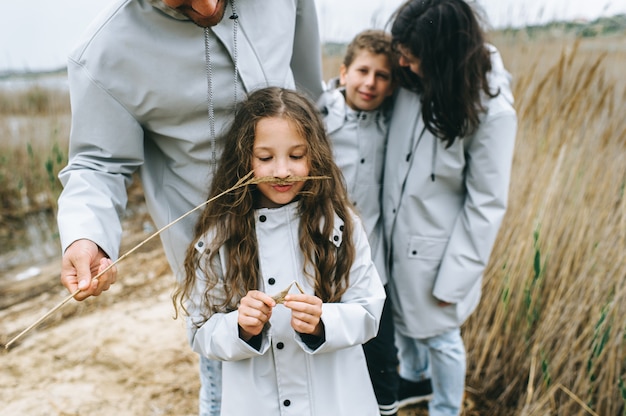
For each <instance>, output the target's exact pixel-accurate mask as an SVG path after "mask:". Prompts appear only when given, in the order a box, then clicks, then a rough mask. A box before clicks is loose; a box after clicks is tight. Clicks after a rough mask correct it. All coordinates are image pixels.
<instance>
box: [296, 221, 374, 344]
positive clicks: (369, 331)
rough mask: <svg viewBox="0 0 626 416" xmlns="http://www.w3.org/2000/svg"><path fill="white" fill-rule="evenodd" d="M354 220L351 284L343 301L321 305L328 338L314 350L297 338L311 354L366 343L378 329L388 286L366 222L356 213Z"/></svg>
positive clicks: (325, 332) (325, 333)
mask: <svg viewBox="0 0 626 416" xmlns="http://www.w3.org/2000/svg"><path fill="white" fill-rule="evenodd" d="M353 221H354V237H353V240H354V246H355V250H356V256H355V261H354V263H353V264H352V268H351V269H350V287H349V288H348V290H346V292H345V293H344V295H343V297H342V299H341V302H339V303H324V304H323V305H322V322H323V323H324V337H325V341H324V342H323V343H322V344H321V345H320V346H319V348H317V349H315V350H314V351H313V350H311V349H310V348H309V346H307V344H306V343H304V341H302V339H301V338H300V337H299V336H298V335H296V342H298V343H299V344H300V346H301V347H302V349H303V350H305V351H307V352H309V353H312V354H320V353H326V352H331V351H336V350H340V349H343V348H347V347H351V346H354V345H358V344H364V343H365V342H367V341H369V340H370V339H371V338H373V337H375V336H376V334H377V332H378V325H379V323H380V315H381V313H382V310H383V303H384V302H385V289H384V288H383V285H382V283H381V281H380V278H379V277H378V272H377V271H376V267H375V266H374V262H373V261H372V258H371V254H370V247H369V243H368V241H367V234H366V233H365V229H364V228H363V224H362V223H361V221H360V220H359V219H358V218H356V217H354V218H353Z"/></svg>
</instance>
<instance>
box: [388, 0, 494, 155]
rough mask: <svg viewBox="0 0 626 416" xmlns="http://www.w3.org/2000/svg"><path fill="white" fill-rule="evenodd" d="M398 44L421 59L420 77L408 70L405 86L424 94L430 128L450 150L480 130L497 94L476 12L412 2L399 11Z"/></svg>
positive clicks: (441, 2) (450, 2)
mask: <svg viewBox="0 0 626 416" xmlns="http://www.w3.org/2000/svg"><path fill="white" fill-rule="evenodd" d="M391 35H392V44H393V46H394V48H395V49H396V50H397V49H398V47H399V46H401V47H402V49H404V50H407V51H409V52H410V53H411V54H412V55H413V56H414V57H416V58H418V59H419V60H420V74H419V76H418V75H416V74H413V73H412V72H411V71H410V70H409V69H408V68H403V71H402V74H401V76H400V80H399V82H400V84H401V85H402V86H403V87H405V88H407V89H410V90H412V91H415V92H417V93H418V94H420V99H421V103H422V118H423V120H424V124H425V125H426V128H428V130H429V131H430V132H431V133H433V134H434V135H435V136H437V137H439V138H441V139H442V140H444V141H446V145H447V146H450V145H452V143H454V140H455V139H456V138H457V137H459V138H462V137H466V136H468V135H470V134H472V133H473V132H474V131H476V129H477V128H478V124H479V116H480V113H481V112H484V111H485V108H484V107H483V105H482V103H481V91H482V92H484V93H485V94H486V95H487V96H489V97H495V96H497V95H498V93H499V91H495V92H493V93H492V92H491V90H490V89H489V83H488V82H487V73H488V72H489V71H491V59H490V53H489V50H488V49H487V46H486V45H485V35H484V33H483V30H482V28H481V26H480V23H479V20H478V17H477V15H476V13H475V11H474V10H473V9H472V8H471V7H470V5H469V4H467V3H466V2H465V1H463V0H409V1H407V2H406V3H404V4H403V5H402V6H400V7H399V8H398V10H397V11H396V13H395V15H394V20H393V24H392V28H391Z"/></svg>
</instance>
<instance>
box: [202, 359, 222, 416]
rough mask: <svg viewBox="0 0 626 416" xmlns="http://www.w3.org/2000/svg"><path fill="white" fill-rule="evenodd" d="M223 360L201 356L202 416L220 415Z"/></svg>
mask: <svg viewBox="0 0 626 416" xmlns="http://www.w3.org/2000/svg"><path fill="white" fill-rule="evenodd" d="M221 407H222V362H221V361H216V360H209V359H208V358H206V357H203V356H200V398H199V408H200V416H220V412H221Z"/></svg>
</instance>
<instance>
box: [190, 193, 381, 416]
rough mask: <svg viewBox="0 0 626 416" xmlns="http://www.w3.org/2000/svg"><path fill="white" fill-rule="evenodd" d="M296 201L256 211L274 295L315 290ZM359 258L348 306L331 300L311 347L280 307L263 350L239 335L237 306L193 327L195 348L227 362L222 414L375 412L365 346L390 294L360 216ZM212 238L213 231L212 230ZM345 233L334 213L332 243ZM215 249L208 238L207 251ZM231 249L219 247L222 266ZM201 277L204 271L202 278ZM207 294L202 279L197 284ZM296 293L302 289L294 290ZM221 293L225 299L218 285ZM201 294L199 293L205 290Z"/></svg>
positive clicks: (194, 309) (194, 313) (346, 415)
mask: <svg viewBox="0 0 626 416" xmlns="http://www.w3.org/2000/svg"><path fill="white" fill-rule="evenodd" d="M297 209H298V205H297V203H292V204H289V205H286V206H284V207H281V208H276V209H259V210H257V211H256V214H255V216H256V233H257V240H258V244H259V257H260V270H261V280H262V283H261V284H260V287H259V290H262V291H264V292H266V293H268V294H269V295H275V294H277V293H279V292H280V291H282V290H283V289H284V288H285V287H287V286H288V285H289V284H290V283H291V282H292V281H293V280H297V281H298V282H299V283H300V285H301V286H302V287H303V289H304V290H305V292H306V293H309V294H312V293H313V288H312V285H311V282H310V281H309V280H307V278H305V276H304V274H303V260H304V258H303V255H302V253H301V251H300V248H299V244H298V227H299V221H300V220H299V215H298V212H297ZM354 229H355V232H354V236H353V240H354V244H355V248H356V253H357V256H356V259H355V262H354V264H353V265H352V269H351V273H350V287H349V288H348V290H347V291H346V292H345V294H344V295H343V298H342V300H341V303H324V304H323V306H322V321H323V322H324V328H325V334H324V335H325V339H324V341H323V342H322V343H321V345H319V346H316V347H315V346H314V347H311V346H308V345H307V344H306V343H305V342H303V340H302V338H301V336H300V335H299V334H298V333H296V332H295V331H294V330H293V328H292V327H291V325H290V318H291V311H290V310H289V309H287V308H285V307H284V306H283V305H277V306H276V307H275V308H274V310H273V312H272V317H271V319H270V324H269V325H267V326H266V328H265V329H264V330H263V332H262V342H261V346H260V349H259V350H257V349H255V348H253V347H252V346H250V345H249V344H248V343H247V342H245V341H243V340H242V339H240V338H239V332H238V324H237V311H236V310H235V311H232V312H227V313H216V314H213V315H212V316H211V317H210V318H209V320H208V321H207V322H205V323H204V324H203V325H202V326H201V327H200V328H196V327H195V326H194V325H192V324H191V325H190V326H189V328H190V341H191V344H192V346H193V349H194V350H195V351H196V352H198V353H200V354H202V355H205V356H207V357H209V358H212V359H218V360H223V361H224V363H223V366H222V371H223V397H222V414H224V415H228V416H239V415H241V416H248V415H272V416H274V415H294V416H306V415H316V416H328V415H333V416H342V415H343V416H353V415H359V416H376V415H378V414H379V413H378V405H377V403H376V398H375V396H374V392H373V389H372V386H371V382H370V379H369V375H368V371H367V366H366V362H365V357H364V354H363V348H362V345H361V344H363V343H365V342H366V341H368V340H369V339H370V338H372V337H374V336H375V335H376V332H377V330H378V322H379V319H380V314H381V311H382V307H383V302H384V299H385V292H384V289H383V286H382V284H381V283H380V279H379V277H378V274H377V272H376V268H375V266H374V264H373V262H372V261H371V257H370V251H369V250H370V249H369V245H368V242H367V235H366V234H365V231H364V229H363V227H362V224H361V223H360V221H359V220H358V219H356V217H355V228H354ZM207 238H209V237H208V234H207ZM343 238H349V236H345V235H344V234H343V232H342V222H341V220H340V219H339V218H338V217H336V216H335V222H334V235H333V244H335V245H340V244H341V243H342V239H343ZM207 246H210V242H209V241H205V239H201V240H200V241H199V242H198V244H197V245H196V249H197V250H198V251H200V252H201V253H203V252H204V249H205V248H206V247H207ZM225 254H226V253H225V249H224V248H223V247H222V248H221V249H220V261H221V268H222V270H224V269H225V267H226V265H225V262H224V259H225ZM198 278H199V279H198V280H199V281H202V275H199V276H198ZM196 290H197V291H202V284H199V285H198V286H197V287H196ZM293 291H296V289H295V287H294V288H293V289H292V292H293ZM214 292H215V296H218V297H219V296H221V295H220V290H219V289H217V288H216V289H214ZM198 293H200V292H198ZM188 310H189V312H190V315H191V317H190V321H195V322H198V321H201V320H202V318H201V316H200V314H199V309H198V305H195V304H190V305H189V308H188Z"/></svg>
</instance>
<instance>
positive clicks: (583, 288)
mask: <svg viewBox="0 0 626 416" xmlns="http://www.w3.org/2000/svg"><path fill="white" fill-rule="evenodd" d="M492 41H493V43H494V44H495V45H496V46H497V47H498V48H499V49H500V51H501V53H502V55H503V59H504V62H505V65H506V66H507V68H508V69H509V70H510V72H511V73H512V75H513V77H514V95H515V98H516V108H517V111H518V118H519V130H518V135H517V142H516V152H515V159H514V166H513V175H512V183H511V187H510V194H509V195H510V196H509V210H508V212H507V215H506V217H505V220H504V223H503V226H502V229H501V232H500V234H499V237H498V241H497V243H496V246H495V249H494V252H493V255H492V261H491V263H490V265H489V267H488V270H487V273H486V276H485V280H484V288H483V289H484V290H483V298H482V301H481V303H480V305H479V307H478V309H477V311H476V312H475V313H474V315H473V316H472V317H471V318H470V320H469V321H468V322H467V323H466V325H465V326H464V327H463V332H464V339H465V342H466V346H467V350H468V373H467V401H466V408H465V409H464V415H465V416H476V415H485V416H486V415H519V416H529V415H533V416H534V415H563V416H566V415H567V416H570V415H626V319H625V318H624V317H625V316H626V299H625V297H626V260H625V254H626V197H625V195H624V191H625V188H626V78H624V76H623V75H622V71H623V68H626V37H624V36H621V37H604V38H594V39H582V40H576V39H573V38H560V39H558V38H549V37H546V38H543V39H535V40H529V39H525V38H523V37H521V36H518V37H511V36H504V35H501V36H496V35H494V38H493V39H492ZM339 63H340V59H338V58H337V57H331V58H327V59H326V61H325V67H324V71H325V72H324V73H325V77H326V79H328V78H330V77H331V76H333V75H334V74H336V73H337V69H338V67H339ZM0 103H1V100H0ZM0 107H1V106H0ZM7 112H8V113H10V110H7V109H6V108H0V113H1V114H0V132H3V131H5V132H6V131H8V130H7V129H9V127H7V126H6V125H3V121H2V120H4V119H5V118H4V117H5V115H6V113H7ZM29 116H32V117H33V123H32V130H31V131H24V132H21V133H20V135H21V137H23V138H24V140H23V141H22V142H20V143H19V144H15V143H13V144H12V145H11V146H13V147H11V146H10V145H8V144H7V141H5V140H3V141H2V149H1V150H2V157H3V159H2V164H0V174H2V175H4V176H3V178H2V181H0V183H1V184H2V188H3V189H0V195H3V197H2V199H0V200H1V201H2V212H3V213H6V212H8V208H11V209H12V210H13V209H17V208H15V204H16V201H14V200H11V199H10V198H8V200H7V198H5V197H4V191H5V190H6V189H13V188H15V187H13V188H11V186H13V185H11V184H9V183H8V182H7V179H6V178H7V176H8V175H13V176H10V177H11V178H12V180H13V181H17V183H22V187H21V188H19V187H17V188H16V189H17V191H11V192H17V193H10V195H18V196H20V198H21V197H22V195H26V197H27V199H28V198H31V197H29V196H28V195H40V194H41V195H50V196H51V197H53V196H54V195H55V194H56V193H57V192H58V188H57V187H58V184H51V183H50V180H49V175H50V173H51V172H52V174H55V173H56V172H57V171H58V169H59V167H60V166H61V165H62V164H63V163H64V161H65V160H66V155H65V154H64V153H63V152H65V151H66V148H67V135H68V131H67V129H68V126H67V122H66V120H67V113H66V112H63V111H59V112H55V111H44V112H43V113H41V114H39V113H38V114H29ZM41 116H43V117H44V118H45V119H46V120H48V122H49V124H46V125H47V126H53V127H52V128H51V130H50V131H48V132H47V133H46V134H45V135H44V136H42V133H41V124H40V122H39V121H37V120H41V118H39V117H41ZM55 129H56V130H55ZM3 134H4V133H3ZM42 139H43V140H42ZM27 143H30V147H28V146H27ZM55 143H56V145H58V147H59V148H60V149H62V153H61V154H59V155H56V152H57V151H56V150H54V146H55ZM29 148H30V149H31V150H30V151H29V150H28V149H29ZM8 155H16V157H9V156H8ZM17 155H19V157H17ZM36 156H37V157H39V159H36ZM48 160H50V161H51V162H49V161H48ZM51 164H52V165H51ZM20 175H22V176H23V177H27V176H29V175H30V176H31V178H32V179H31V180H30V181H31V182H28V181H27V180H26V179H24V178H22V179H20ZM35 178H39V179H35ZM20 181H21V182H20ZM37 181H39V183H37ZM28 184H30V185H28ZM26 186H28V187H34V188H36V189H37V192H31V191H29V190H28V189H26V190H24V188H25V187H26ZM4 188H6V189H4ZM29 192H30V193H29ZM11 198H12V197H11ZM32 198H35V196H33V197H32ZM40 199H42V200H48V199H47V197H40ZM48 201H49V200H48ZM48 209H52V210H53V209H54V207H53V206H50V207H48ZM11 212H14V211H11ZM3 221H4V219H3ZM137 221H138V223H137V224H134V226H133V227H134V228H135V229H136V230H137V232H138V233H139V232H141V222H142V221H145V217H142V218H141V219H138V220H137ZM130 238H131V236H130V235H129V236H128V240H126V242H125V247H127V248H128V247H131V246H132V245H131V244H130V242H131V240H130ZM132 238H134V239H135V240H133V242H134V241H136V239H137V234H134V235H133V236H132ZM122 252H124V251H122ZM155 256H157V257H158V259H159V260H157V259H156V258H155ZM127 263H128V266H126V267H127V268H125V266H124V265H123V264H122V265H120V275H119V277H118V283H116V285H114V287H113V288H112V289H111V291H109V292H107V293H106V294H104V295H103V296H102V297H100V298H99V299H96V300H89V301H86V302H83V303H81V304H77V305H70V306H69V308H68V309H66V310H65V311H64V313H63V314H62V315H59V316H57V317H55V319H53V320H51V322H50V323H49V324H48V325H47V326H46V327H44V328H42V329H40V330H39V331H38V332H37V333H35V334H33V335H32V336H31V337H32V338H30V339H28V338H27V339H26V340H25V341H24V345H22V346H19V345H18V347H17V348H16V349H15V350H14V351H11V352H10V353H8V354H6V355H5V354H2V355H0V366H2V367H3V368H9V369H10V372H9V373H7V374H4V375H0V384H2V385H5V386H9V387H7V389H6V390H4V393H3V392H1V391H0V402H1V401H3V400H9V401H11V402H12V404H14V407H12V409H22V410H24V409H26V410H32V412H31V413H29V414H58V415H61V414H62V415H79V414H87V413H84V411H87V412H89V413H88V414H91V415H100V414H102V415H105V414H110V413H111V410H114V411H115V412H116V413H117V414H119V415H126V414H128V415H131V414H145V415H157V414H159V415H160V414H172V415H182V414H193V412H194V410H195V408H196V407H195V406H196V403H197V402H196V401H195V400H196V399H195V397H196V396H195V395H196V391H195V389H196V388H197V386H198V381H197V370H196V367H195V358H194V357H193V355H192V354H191V353H190V352H189V350H188V347H187V345H186V342H185V340H184V339H183V335H182V332H181V331H180V328H178V327H176V328H174V329H171V328H170V330H169V331H170V332H171V333H172V334H175V336H180V339H179V340H178V341H176V342H174V341H173V340H172V339H171V338H168V339H167V340H164V342H168V344H167V350H166V351H165V355H164V357H163V359H161V360H158V359H155V357H157V356H158V355H155V356H152V355H151V354H159V353H160V352H159V351H160V350H159V348H158V346H155V345H151V344H152V343H151V342H149V341H148V342H146V340H149V339H150V338H151V337H154V336H155V335H156V336H158V335H159V333H158V331H159V328H162V327H163V326H164V325H171V323H167V324H163V323H162V322H158V321H157V322H152V321H154V319H153V318H148V317H147V316H143V315H140V312H139V311H142V310H150V308H151V307H154V305H156V304H157V303H159V304H160V305H161V306H159V308H160V309H159V312H160V313H161V314H164V315H167V314H168V313H167V311H168V310H169V309H167V308H168V307H169V306H168V305H167V303H168V295H169V290H170V289H171V287H170V285H169V283H172V282H171V275H169V274H168V272H167V270H166V266H165V264H164V261H163V259H162V255H161V251H160V248H159V247H158V244H156V245H151V246H150V248H149V252H148V253H145V252H142V253H138V254H137V255H136V256H135V257H133V258H132V259H129V260H128V261H127ZM125 271H126V272H127V273H124V272H125ZM159 276H165V277H163V278H162V279H165V280H162V279H161V278H160V279H161V280H159V283H158V284H156V280H155V277H159ZM168 279H169V281H168ZM57 281H58V280H57ZM168 282H169V283H168ZM58 286H59V287H58V288H57V289H58V290H57V292H58V291H61V287H60V283H59V284H58ZM0 289H2V288H1V287H0ZM50 292H52V291H50ZM6 293H7V292H5V294H6ZM1 295H2V291H1V290H0V296H1ZM47 296H48V298H41V297H37V298H36V297H33V301H35V302H38V303H39V304H40V305H39V306H36V305H30V306H27V305H26V303H24V304H23V305H22V306H19V305H17V306H13V308H14V311H15V312H12V310H10V309H5V310H1V309H0V317H2V319H0V342H6V341H7V340H8V339H9V338H10V336H12V335H15V334H16V333H17V332H19V330H20V329H22V328H23V327H24V325H26V324H28V323H30V322H32V321H33V320H34V319H36V318H37V317H39V315H40V314H41V313H42V312H44V311H45V309H46V308H44V307H42V306H41V305H54V302H53V301H52V300H50V299H56V298H54V297H53V296H52V295H49V294H48V295H47ZM42 299H43V300H42ZM46 299H48V300H46ZM131 302H134V303H132V304H131ZM137 302H144V303H143V304H138V303H137ZM113 304H116V306H115V309H114V308H113ZM96 305H99V306H96ZM125 305H127V306H125ZM131 305H132V306H131ZM139 305H141V306H139ZM124 308H130V309H128V310H130V311H136V319H137V320H138V321H139V323H140V324H141V325H142V328H143V330H142V331H140V332H137V333H135V334H134V333H133V331H132V330H128V329H127V326H126V325H127V324H126V321H127V320H128V319H126V320H124V318H123V316H124V315H123V313H122V314H121V317H120V316H119V315H120V311H124V310H125V309H124ZM24 311H28V312H29V314H28V315H24ZM114 311H117V315H115V313H116V312H114ZM108 313H110V314H112V316H117V318H116V319H117V320H113V321H110V322H107V321H106V319H105V318H104V316H105V314H108ZM133 313H135V312H133ZM16 316H17V317H19V319H18V318H15V317H16ZM90 316H94V317H96V316H98V317H99V318H98V319H100V321H97V322H100V323H94V322H96V321H91V323H90V321H88V319H89V317H90ZM131 316H134V315H132V314H131ZM61 317H62V318H61ZM16 319H17V320H16ZM94 319H95V318H94ZM103 320H104V322H106V323H104V324H103V323H102V322H103ZM10 322H12V323H11V324H9V323H10ZM79 322H84V323H83V324H82V325H84V326H80V325H81V324H79ZM71 325H73V326H71ZM102 325H104V327H103V326H102ZM149 325H154V326H152V327H149ZM64 326H67V327H68V329H67V330H66V331H65V332H66V335H65V337H66V338H64V337H63V335H62V334H63V333H64ZM7 328H9V331H8V333H6V331H7ZM147 329H150V331H148V330H147ZM72 331H73V332H72ZM46 332H48V334H51V335H52V336H47V335H46ZM114 332H123V333H124V336H123V337H121V336H120V337H119V338H113V333H114ZM137 334H139V335H140V336H141V337H143V338H142V340H140V341H141V342H137V340H135V338H137ZM80 337H83V339H84V338H89V341H90V342H93V343H95V344H96V347H94V348H95V349H94V350H93V352H87V351H83V348H84V346H85V344H84V343H85V342H86V341H87V340H86V339H84V341H82V343H81V341H79V340H80ZM170 337H171V335H170ZM144 338H145V339H144ZM47 339H49V340H50V341H49V342H50V344H48V343H47V341H46V340H47ZM63 339H67V340H68V341H67V342H66V343H64V341H61V340H63ZM135 344H138V346H137V347H136V348H135V347H134V345H135ZM72 345H76V346H75V347H73V346H72ZM70 346H72V347H71V348H70ZM146 347H150V350H149V351H147V352H146V350H145V348H146ZM76 348H78V351H77V349H76ZM131 350H132V351H131ZM116 351H119V352H120V353H119V354H117V355H116ZM122 353H123V355H122ZM46 354H48V355H49V356H51V357H53V358H48V359H47V360H48V361H51V362H48V361H43V363H44V364H41V363H42V361H41V360H45V359H46ZM90 354H91V355H90ZM98 354H102V356H100V355H98ZM107 354H108V355H107ZM35 357H37V359H36V358H35ZM94 357H97V358H98V360H96V361H94ZM107 357H109V358H111V357H113V358H116V359H117V362H113V363H111V362H109V363H108V364H109V365H105V364H106V363H105V361H106V359H107ZM109 361H111V360H109ZM7 363H8V364H7ZM31 363H40V364H38V365H39V367H40V369H39V370H38V371H39V372H40V374H38V375H37V374H36V375H35V376H34V377H31V378H30V379H28V380H27V379H26V378H27V376H28V374H29V370H28V369H29V368H30V367H29V365H31ZM7 365H8V367H5V366H7ZM47 366H50V367H47ZM46 368H49V370H46ZM72 368H74V370H71V369H72ZM52 372H54V373H55V374H54V375H53V374H52ZM105 375H106V377H107V378H106V379H102V380H101V379H99V378H98V377H105ZM88 382H90V383H92V384H93V386H92V387H93V388H92V390H88V391H84V390H79V392H81V394H80V397H77V396H76V395H74V396H73V397H71V398H70V396H68V398H67V400H65V401H57V400H56V399H53V398H51V397H52V396H50V395H46V393H44V392H43V391H42V390H41V389H42V387H41V386H42V385H44V384H45V383H56V385H66V386H69V387H72V388H85V385H86V383H88ZM51 385H52V386H54V385H55V384H51ZM69 387H68V388H69ZM29 389H31V390H30V391H36V392H37V393H36V394H34V393H30V394H31V396H32V398H33V399H35V400H38V399H39V398H42V399H41V400H42V401H46V400H47V402H49V403H53V404H54V406H52V405H49V406H48V405H46V406H47V407H45V406H44V405H43V404H41V405H40V406H39V407H36V406H35V405H34V404H33V403H32V402H33V400H29V399H30V398H29V397H28V394H29V393H28V392H29ZM50 389H52V387H50ZM59 389H60V388H59ZM59 389H57V393H58V392H59V391H60V390H59ZM51 391H52V390H51ZM107 391H111V397H114V398H115V399H114V400H116V403H117V404H116V405H115V406H113V405H112V404H111V402H110V401H100V402H98V401H97V400H103V398H106V397H109V396H106V394H107ZM3 395H4V396H3ZM90 396H93V397H90ZM59 400H60V399H59ZM89 400H92V401H91V402H90V401H89ZM21 403H23V404H21ZM27 403H28V406H31V407H27ZM125 404H127V405H128V406H127V407H125ZM172 404H173V405H172ZM16 406H17V407H16ZM20 406H21V407H20ZM0 407H1V406H0ZM33 409H38V410H37V411H35V410H33ZM41 409H44V410H41ZM129 412H130V413H129ZM1 414H5V413H2V410H0V415H1ZM6 414H7V415H8V414H10V413H6ZM15 414H17V413H15ZM426 414H427V411H426V410H424V409H420V408H409V409H405V410H403V411H402V412H401V415H402V416H417V415H426Z"/></svg>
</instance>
